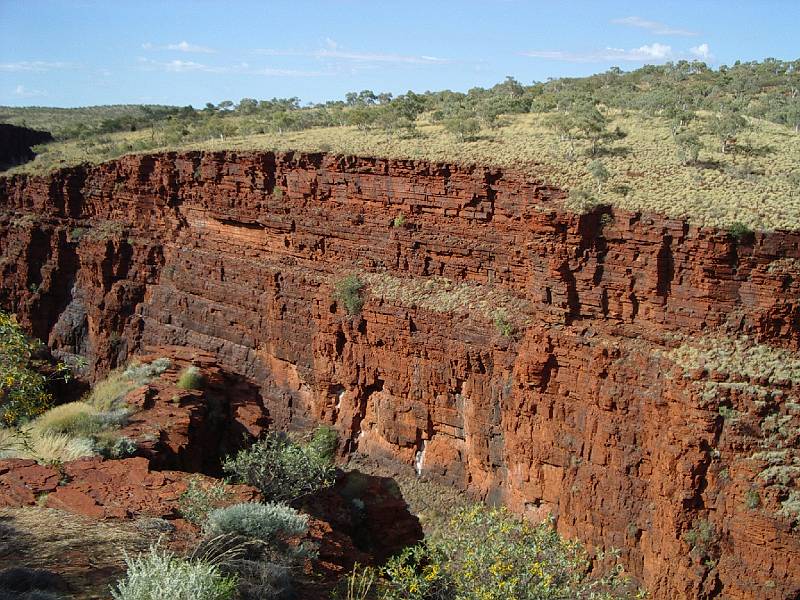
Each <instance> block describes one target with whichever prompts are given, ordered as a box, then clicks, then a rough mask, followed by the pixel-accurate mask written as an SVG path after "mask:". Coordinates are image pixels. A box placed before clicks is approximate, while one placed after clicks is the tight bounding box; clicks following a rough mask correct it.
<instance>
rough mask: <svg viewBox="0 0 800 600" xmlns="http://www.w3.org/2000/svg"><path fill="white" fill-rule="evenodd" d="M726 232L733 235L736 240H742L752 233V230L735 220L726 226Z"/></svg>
mask: <svg viewBox="0 0 800 600" xmlns="http://www.w3.org/2000/svg"><path fill="white" fill-rule="evenodd" d="M728 233H729V234H730V235H731V236H733V238H734V239H736V241H738V242H743V241H746V240H747V239H749V238H750V237H751V236H752V235H753V230H752V229H751V228H750V227H749V226H747V225H745V224H744V223H741V222H740V221H736V222H734V223H732V224H731V225H730V226H729V227H728Z"/></svg>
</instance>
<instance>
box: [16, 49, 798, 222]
mask: <svg viewBox="0 0 800 600" xmlns="http://www.w3.org/2000/svg"><path fill="white" fill-rule="evenodd" d="M798 73H800V69H798V67H797V62H796V61H794V62H791V61H776V60H773V59H766V60H764V61H763V62H761V63H758V62H750V63H739V64H736V65H734V66H731V67H726V66H721V67H720V68H719V69H718V70H713V69H709V68H708V67H707V66H706V65H705V64H703V63H700V62H687V61H679V62H678V63H668V64H665V65H662V66H652V65H649V66H646V67H643V68H641V69H637V70H634V71H631V72H622V71H620V70H619V69H611V70H609V71H607V72H605V73H600V74H597V75H593V76H591V77H585V78H569V79H554V80H552V81H548V82H543V83H534V84H533V85H522V84H521V83H519V82H517V81H515V80H513V79H511V78H509V79H507V80H506V81H504V82H501V83H499V84H497V85H495V86H493V87H492V88H489V89H482V88H473V89H471V90H470V91H469V92H468V93H466V94H462V93H458V92H452V91H450V90H444V91H440V92H427V93H425V94H414V93H413V92H409V93H407V94H404V95H402V96H398V97H392V95H391V94H375V93H373V92H372V91H370V90H363V91H362V92H359V93H356V92H353V93H351V94H348V95H347V97H346V99H345V100H344V101H331V102H327V103H325V104H317V105H314V106H311V107H303V108H301V107H300V104H299V100H298V99H297V98H288V99H273V100H269V101H257V100H254V99H248V98H245V99H242V100H241V101H240V102H239V103H238V104H234V103H233V102H231V101H225V102H221V103H220V104H218V105H213V104H209V105H207V106H206V108H204V109H202V110H196V109H194V108H192V107H184V108H177V107H96V108H92V109H74V110H72V111H68V110H60V111H59V110H51V109H34V108H31V109H14V108H2V109H0V119H2V120H6V121H9V122H16V123H19V122H21V121H22V120H27V121H28V123H29V124H30V125H32V126H39V127H43V126H45V128H46V126H49V127H50V129H51V130H52V129H53V128H54V127H58V131H57V137H58V138H59V141H57V142H55V143H51V144H47V145H44V146H42V147H41V148H38V150H40V152H41V154H40V155H39V156H37V158H36V160H34V161H32V162H31V163H28V164H26V165H22V166H19V167H16V168H14V169H13V170H11V171H9V172H14V173H16V172H45V171H48V170H52V169H53V168H56V167H59V166H63V165H68V164H77V163H81V162H85V161H94V162H99V161H102V160H107V159H109V158H113V157H117V156H120V155H122V154H125V153H130V152H143V151H162V150H176V149H202V150H211V151H216V150H222V149H231V150H242V149H253V150H300V151H320V150H323V149H324V150H325V151H329V152H334V153H340V154H355V155H362V156H385V157H396V158H420V159H426V160H431V161H435V162H457V163H479V164H486V165H496V166H500V167H507V168H511V169H522V170H524V171H528V172H530V173H531V175H534V176H536V177H538V178H542V179H545V180H546V181H547V182H548V183H552V184H554V185H557V186H561V187H563V188H565V189H570V190H572V189H577V188H589V187H590V186H592V183H593V177H592V175H591V174H590V172H589V169H588V165H589V163H590V162H591V161H592V160H597V159H602V160H603V162H604V164H605V166H606V168H607V169H608V172H609V173H610V176H609V178H608V181H607V182H606V183H605V184H604V185H603V186H602V187H603V192H602V193H600V194H599V196H600V197H598V199H597V202H599V203H608V204H613V205H615V206H618V207H620V208H623V209H630V210H636V211H656V212H663V213H665V214H667V215H669V216H672V217H679V218H689V219H690V220H691V221H693V222H695V223H701V224H705V225H711V226H715V227H718V228H726V227H728V226H729V225H731V224H732V223H735V222H737V221H739V222H741V223H744V224H745V225H747V226H748V227H750V228H751V229H753V230H758V229H800V220H798V214H800V191H798V188H797V185H796V183H792V182H793V181H794V180H795V179H796V178H797V177H798V173H800V158H798V157H800V135H798V130H800V121H799V117H798V115H800V110H798V109H797V101H796V95H797V94H796V90H797V89H798V86H799V85H800V82H799V81H798V78H800V75H798ZM103 111H106V112H107V115H104V116H99V115H103V114H104V112H103ZM67 121H69V122H70V123H69V124H68V125H67V124H66V123H67ZM81 121H84V123H83V124H81V123H80V122H81ZM61 122H63V123H65V125H64V126H59V123H61ZM476 125H477V127H478V129H477V131H476V129H475V127H476ZM448 130H450V131H452V132H453V133H454V134H455V135H453V134H452V133H449V132H448ZM565 145H566V146H565ZM676 146H677V150H678V156H677V157H676V156H675V149H676ZM565 148H566V150H565ZM745 161H746V162H749V163H750V165H751V167H750V168H748V175H747V176H746V177H742V176H741V175H740V173H739V170H740V169H739V167H740V166H741V165H742V164H743V163H744V162H745ZM623 187H626V188H629V189H630V190H631V192H630V193H628V194H624V195H623V194H617V193H614V191H613V190H614V189H620V188H623Z"/></svg>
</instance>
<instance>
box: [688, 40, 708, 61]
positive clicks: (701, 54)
mask: <svg viewBox="0 0 800 600" xmlns="http://www.w3.org/2000/svg"><path fill="white" fill-rule="evenodd" d="M689 52H691V53H692V54H694V55H695V56H696V57H697V58H702V59H703V60H709V59H712V58H714V55H713V54H711V48H709V46H708V44H705V43H704V44H700V45H699V46H692V47H691V48H689Z"/></svg>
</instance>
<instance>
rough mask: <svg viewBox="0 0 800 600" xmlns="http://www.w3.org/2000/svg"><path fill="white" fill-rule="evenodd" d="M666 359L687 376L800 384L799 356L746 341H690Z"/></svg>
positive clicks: (730, 339)
mask: <svg viewBox="0 0 800 600" xmlns="http://www.w3.org/2000/svg"><path fill="white" fill-rule="evenodd" d="M667 356H668V357H669V358H670V359H672V360H673V361H674V362H675V363H676V364H677V365H679V366H680V367H681V368H682V369H683V370H684V372H686V373H688V372H690V371H694V370H695V369H707V370H708V371H710V372H717V373H722V374H725V375H728V376H731V375H743V376H745V377H748V378H752V379H759V378H762V377H766V378H767V381H768V383H774V382H781V381H790V382H792V383H793V384H794V385H797V384H798V383H800V356H798V354H797V353H795V352H790V351H788V350H784V349H782V348H775V347H773V346H768V345H765V344H757V343H755V342H754V341H752V340H751V339H749V338H747V337H739V338H728V337H712V336H705V337H697V338H691V339H688V340H687V341H685V342H684V343H683V344H681V345H680V346H678V347H677V348H675V349H674V350H672V351H670V352H669V353H668V354H667Z"/></svg>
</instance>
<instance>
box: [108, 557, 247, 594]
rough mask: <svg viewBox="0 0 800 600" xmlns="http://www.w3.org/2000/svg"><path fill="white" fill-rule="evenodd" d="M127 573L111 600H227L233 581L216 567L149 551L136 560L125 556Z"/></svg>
mask: <svg viewBox="0 0 800 600" xmlns="http://www.w3.org/2000/svg"><path fill="white" fill-rule="evenodd" d="M125 563H126V564H127V566H128V572H127V574H126V575H125V578H124V579H122V580H120V581H119V582H118V583H117V585H116V586H115V588H113V589H112V590H111V596H112V597H113V598H114V600H164V599H166V598H169V599H170V600H228V599H230V598H233V597H234V594H235V592H236V578H235V577H230V576H223V575H222V573H221V572H220V569H219V567H218V566H217V565H214V564H210V563H207V562H204V561H199V560H194V561H188V560H184V559H181V558H178V557H176V556H175V555H173V554H172V553H170V552H167V551H164V550H161V549H159V548H158V547H157V546H153V547H152V548H150V551H149V552H148V553H146V554H143V555H140V556H139V557H137V558H133V559H131V558H129V557H128V556H126V557H125Z"/></svg>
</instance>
